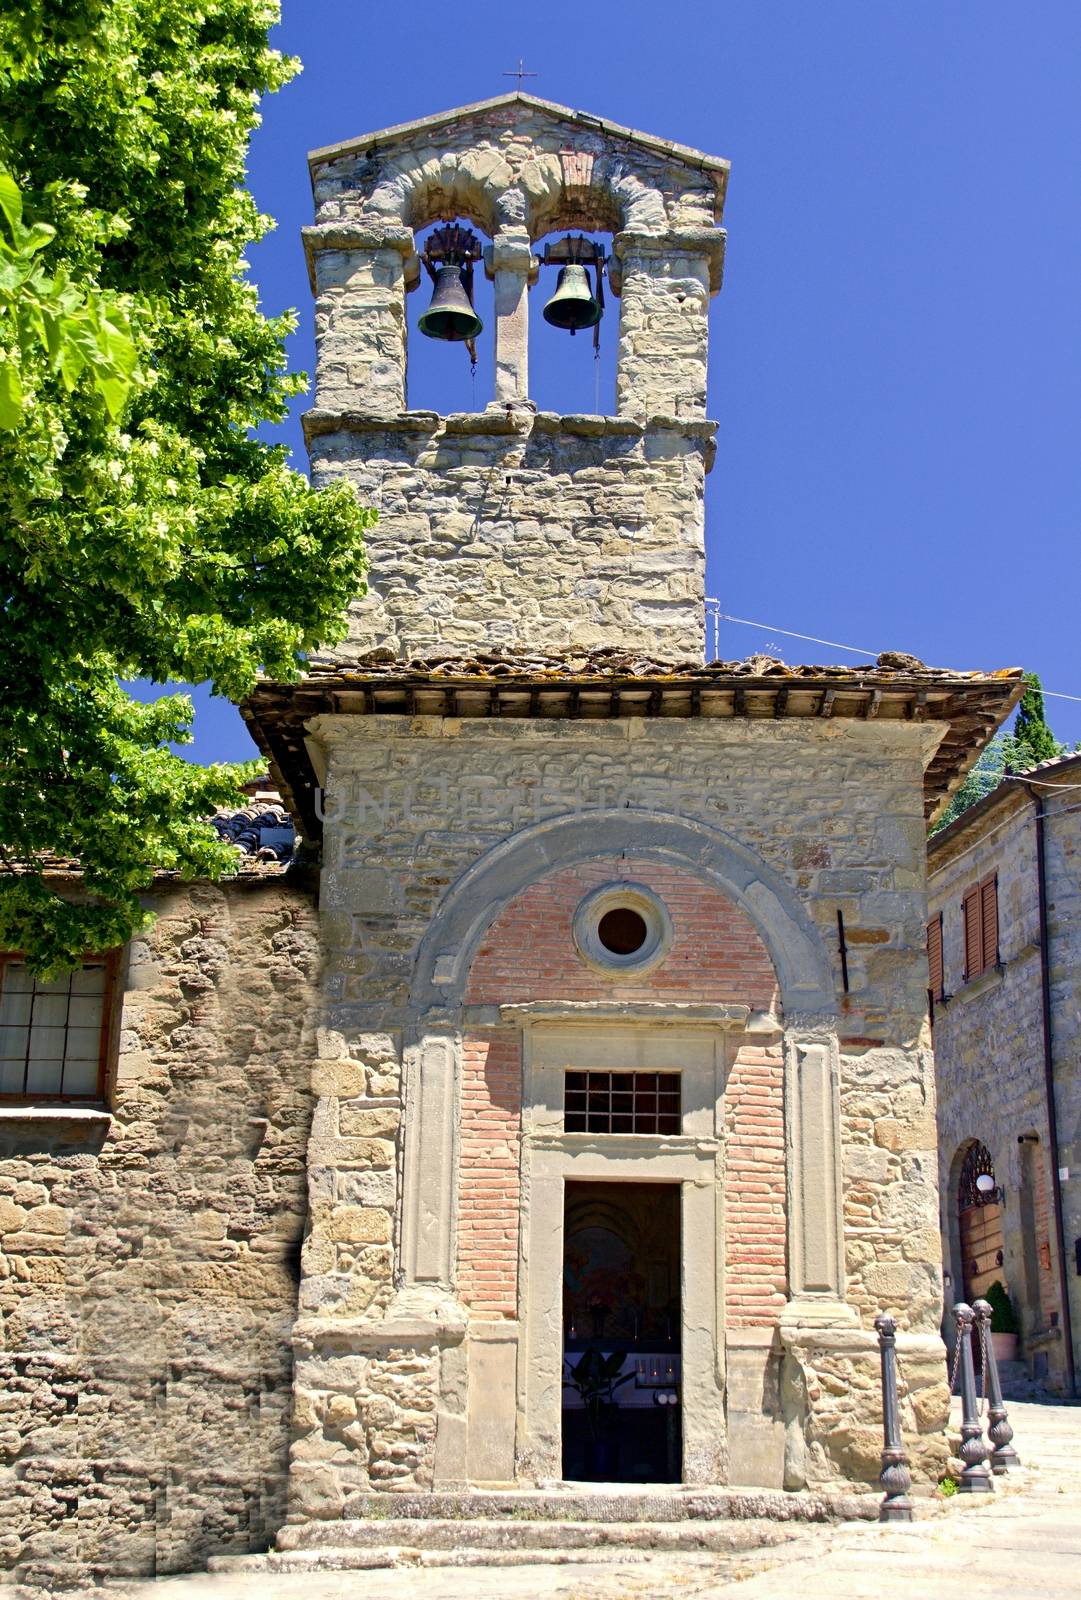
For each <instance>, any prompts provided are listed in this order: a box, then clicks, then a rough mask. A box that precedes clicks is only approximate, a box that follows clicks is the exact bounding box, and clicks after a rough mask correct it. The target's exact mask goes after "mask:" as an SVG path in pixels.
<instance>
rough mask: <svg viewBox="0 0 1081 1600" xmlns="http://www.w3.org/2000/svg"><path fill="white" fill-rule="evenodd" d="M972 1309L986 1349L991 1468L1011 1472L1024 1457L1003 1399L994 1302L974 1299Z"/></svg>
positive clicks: (994, 1470) (984, 1369)
mask: <svg viewBox="0 0 1081 1600" xmlns="http://www.w3.org/2000/svg"><path fill="white" fill-rule="evenodd" d="M972 1312H973V1315H974V1316H975V1318H976V1327H977V1328H978V1330H979V1336H980V1350H981V1351H982V1353H983V1371H984V1390H985V1392H986V1393H987V1396H988V1407H987V1423H988V1426H987V1437H988V1439H989V1440H990V1441H991V1471H992V1472H994V1473H1002V1472H1007V1471H1008V1470H1009V1468H1010V1467H1019V1466H1020V1465H1021V1458H1020V1457H1019V1456H1018V1454H1017V1451H1016V1450H1015V1449H1014V1448H1013V1445H1012V1444H1011V1443H1010V1440H1011V1439H1012V1438H1013V1429H1012V1427H1011V1426H1010V1419H1009V1417H1008V1416H1007V1414H1006V1406H1005V1404H1004V1403H1003V1399H1002V1385H1001V1383H1000V1382H999V1377H998V1362H997V1361H996V1359H995V1347H994V1345H993V1344H992V1342H991V1306H990V1302H989V1301H987V1300H974V1301H973V1302H972Z"/></svg>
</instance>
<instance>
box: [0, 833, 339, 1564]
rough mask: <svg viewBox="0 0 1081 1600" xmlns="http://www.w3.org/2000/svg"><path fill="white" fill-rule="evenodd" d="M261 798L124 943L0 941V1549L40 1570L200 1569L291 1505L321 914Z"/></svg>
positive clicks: (251, 1545)
mask: <svg viewBox="0 0 1081 1600" xmlns="http://www.w3.org/2000/svg"><path fill="white" fill-rule="evenodd" d="M261 816H262V817H263V818H265V817H266V807H265V806H259V807H254V806H253V807H250V808H248V809H247V810H246V811H245V812H243V813H238V814H236V815H234V816H231V817H229V818H223V819H222V823H221V827H222V831H223V832H226V833H228V834H232V835H234V836H237V835H241V836H243V835H245V834H246V835H247V842H248V847H249V853H248V854H247V855H246V857H245V859H244V862H243V865H242V870H241V872H240V873H239V875H238V877H237V878H236V880H235V881H233V882H232V883H230V884H227V885H222V886H209V885H205V884H182V883H179V882H170V881H168V880H163V881H162V882H161V883H160V884H159V885H158V886H157V887H156V888H155V890H154V891H153V893H151V894H150V895H149V896H148V897H147V903H148V905H149V906H150V907H151V908H152V909H153V910H154V911H155V912H156V914H157V921H156V922H155V924H154V926H153V928H152V929H151V931H150V932H149V933H148V935H147V936H146V938H145V939H140V940H138V941H136V942H135V943H133V944H132V945H131V947H130V948H129V949H127V950H125V951H123V952H118V953H116V954H115V955H114V956H112V957H110V958H109V959H108V960H107V961H106V962H101V963H96V962H88V963H87V964H86V965H85V966H84V968H83V969H82V970H81V971H80V972H77V973H75V974H74V975H73V976H72V978H71V979H62V980H60V981H59V982H58V983H54V984H45V985H43V984H37V985H34V984H33V982H32V980H29V977H28V974H27V972H26V968H25V967H24V966H23V965H22V963H21V962H19V961H18V959H17V958H6V959H4V961H3V971H2V974H0V1090H2V1092H0V1236H2V1238H0V1246H2V1248H0V1329H2V1340H0V1564H2V1566H3V1569H4V1571H5V1575H6V1576H7V1577H8V1578H9V1579H12V1578H13V1579H15V1580H17V1581H21V1582H23V1583H25V1584H27V1585H30V1586H31V1587H33V1588H37V1587H40V1588H41V1589H42V1590H45V1591H48V1592H51V1591H52V1590H53V1589H54V1588H55V1587H59V1586H62V1585H65V1584H71V1583H75V1582H79V1581H83V1580H86V1579H88V1578H91V1577H94V1576H98V1577H100V1576H102V1575H105V1574H110V1573H111V1574H130V1575H145V1574H148V1573H154V1572H156V1571H183V1570H185V1569H189V1568H192V1567H198V1566H201V1565H203V1564H205V1561H206V1559H207V1557H208V1556H209V1555H211V1554H213V1553H214V1552H215V1551H219V1550H222V1549H241V1550H247V1549H260V1548H262V1547H264V1546H265V1544H266V1543H267V1541H268V1540H271V1539H273V1536H274V1533H275V1531H276V1530H277V1528H278V1526H279V1525H280V1524H281V1522H282V1520H283V1517H284V1515H285V1506H286V1498H285V1484H286V1467H287V1460H288V1449H289V1437H290V1426H291V1411H292V1382H291V1379H292V1350H291V1344H290V1340H291V1336H292V1328H293V1323H294V1319H295V1315H296V1296H297V1282H298V1279H299V1272H300V1248H301V1239H302V1235H303V1231H304V1225H305V1218H306V1214H307V1166H306V1151H307V1142H308V1132H309V1127H310V1123H311V1105H312V1099H311V1094H312V1090H311V1061H312V1057H313V1054H314V1048H315V1044H314V1041H315V1020H316V1018H315V1004H316V999H317V993H318V978H319V924H318V916H317V912H316V905H315V899H316V897H315V884H314V882H313V881H312V879H311V878H310V877H305V876H304V875H303V874H300V875H298V873H297V872H296V871H295V870H291V869H290V868H289V867H287V866H286V865H285V864H284V863H283V862H282V861H281V860H279V859H278V856H279V853H285V846H284V845H283V844H282V842H281V836H282V835H284V834H287V833H288V832H289V824H288V818H286V817H285V816H284V815H282V814H281V813H280V809H279V812H278V814H277V815H276V816H272V817H271V818H270V819H268V820H269V821H270V822H271V824H272V826H271V827H269V828H268V827H267V826H266V825H265V824H264V826H263V827H261V828H260V827H259V822H260V817H261ZM268 834H269V835H271V837H270V839H269V840H268V842H266V843H264V842H263V840H264V839H267V836H268ZM260 852H261V853H262V856H263V859H262V860H260V859H259V855H260ZM268 858H269V859H268ZM71 890H72V892H75V893H77V892H78V879H77V876H76V877H73V878H72V879H71ZM102 977H104V980H105V981H104V983H102V982H101V981H100V980H101V979H102ZM84 1037H85V1038H86V1040H87V1044H86V1046H85V1047H84V1046H83V1045H82V1043H81V1040H82V1039H83V1038H84ZM83 1072H88V1073H90V1074H92V1076H90V1077H89V1078H88V1079H87V1080H86V1081H84V1080H83V1079H82V1078H81V1077H80V1074H82V1073H83ZM99 1072H100V1078H99Z"/></svg>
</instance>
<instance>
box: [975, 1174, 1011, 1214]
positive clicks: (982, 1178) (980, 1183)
mask: <svg viewBox="0 0 1081 1600" xmlns="http://www.w3.org/2000/svg"><path fill="white" fill-rule="evenodd" d="M976 1188H977V1189H978V1190H979V1192H980V1196H981V1198H982V1199H983V1202H984V1204H985V1205H989V1206H992V1205H994V1206H1000V1205H1001V1204H1002V1202H1003V1201H1004V1200H1005V1198H1006V1193H1005V1190H1003V1189H1000V1188H997V1187H996V1185H995V1180H994V1178H993V1177H992V1176H991V1174H990V1173H989V1172H981V1173H980V1175H979V1177H978V1178H977V1179H976Z"/></svg>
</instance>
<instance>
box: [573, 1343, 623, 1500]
mask: <svg viewBox="0 0 1081 1600" xmlns="http://www.w3.org/2000/svg"><path fill="white" fill-rule="evenodd" d="M624 1360H625V1357H624V1355H623V1352H622V1350H613V1351H612V1352H611V1353H610V1354H608V1355H605V1354H604V1352H603V1351H602V1350H601V1349H600V1348H599V1347H598V1346H597V1345H595V1344H591V1345H588V1346H587V1348H586V1349H585V1351H584V1352H583V1353H582V1355H581V1356H580V1357H579V1359H578V1360H577V1361H576V1362H571V1361H567V1362H566V1363H565V1366H566V1369H567V1381H568V1382H569V1383H570V1385H571V1387H572V1388H573V1389H575V1390H576V1391H577V1393H578V1397H579V1399H580V1400H581V1402H582V1405H583V1406H584V1408H585V1413H586V1427H587V1428H588V1430H589V1437H588V1439H587V1440H586V1472H587V1473H588V1474H589V1476H590V1478H591V1479H595V1480H597V1481H599V1482H602V1483H605V1482H610V1481H611V1480H612V1479H613V1478H614V1476H615V1472H616V1465H617V1459H616V1458H617V1455H618V1449H619V1442H618V1440H617V1439H616V1436H615V1422H616V1417H617V1416H618V1414H619V1404H618V1402H617V1401H616V1398H615V1393H616V1390H617V1389H620V1388H622V1386H623V1385H624V1384H625V1383H630V1381H631V1379H632V1378H633V1377H634V1373H633V1372H623V1373H622V1376H621V1375H620V1374H621V1372H622V1368H623V1362H624Z"/></svg>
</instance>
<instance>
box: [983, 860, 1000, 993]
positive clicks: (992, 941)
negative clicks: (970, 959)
mask: <svg viewBox="0 0 1081 1600" xmlns="http://www.w3.org/2000/svg"><path fill="white" fill-rule="evenodd" d="M980 920H981V922H982V925H983V969H982V970H983V971H984V972H986V971H987V970H988V968H990V967H993V966H995V965H996V964H997V962H998V878H997V876H992V877H990V878H985V879H984V880H983V882H982V883H981V884H980Z"/></svg>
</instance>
